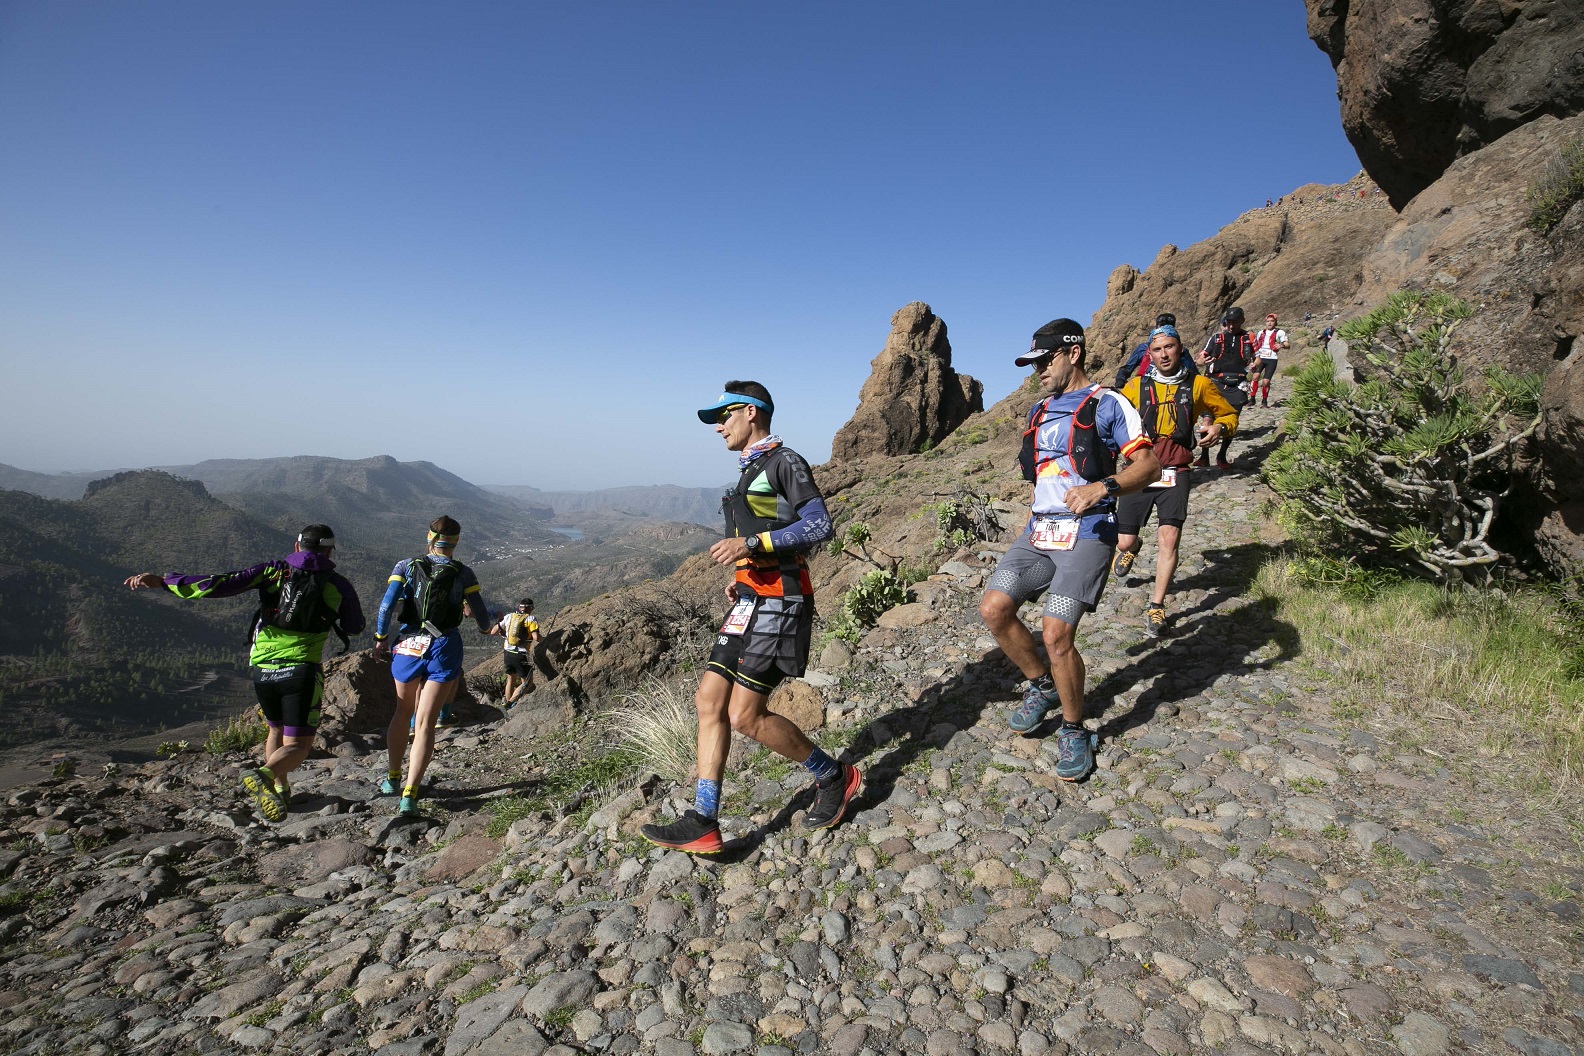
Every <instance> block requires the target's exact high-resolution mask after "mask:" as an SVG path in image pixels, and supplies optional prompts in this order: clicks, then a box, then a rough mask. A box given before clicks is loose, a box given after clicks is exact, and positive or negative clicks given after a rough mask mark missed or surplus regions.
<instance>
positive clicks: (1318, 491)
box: [1264, 290, 1541, 583]
mask: <svg viewBox="0 0 1584 1056" xmlns="http://www.w3.org/2000/svg"><path fill="white" fill-rule="evenodd" d="M1472 314H1473V308H1472V306H1470V305H1469V304H1468V303H1467V302H1464V301H1460V300H1458V299H1457V298H1454V297H1450V296H1447V295H1445V294H1440V293H1432V294H1426V293H1422V292H1416V291H1406V290H1405V291H1401V292H1399V293H1395V294H1393V295H1392V296H1391V297H1390V298H1389V299H1388V300H1387V302H1386V303H1385V304H1383V305H1382V306H1381V307H1379V308H1377V309H1376V310H1375V311H1373V312H1371V313H1370V314H1369V315H1367V316H1365V317H1363V318H1362V319H1357V320H1354V321H1353V322H1351V323H1347V324H1345V325H1344V326H1343V327H1342V328H1341V333H1340V335H1339V336H1341V337H1342V339H1343V340H1345V341H1348V342H1349V343H1350V345H1351V347H1352V348H1353V350H1354V351H1356V352H1358V353H1360V354H1361V355H1362V356H1363V357H1364V359H1366V360H1367V361H1368V362H1369V363H1370V365H1371V366H1372V367H1374V369H1375V375H1374V377H1372V378H1371V379H1370V380H1369V381H1367V382H1365V383H1364V384H1362V385H1359V386H1357V387H1352V386H1349V385H1348V384H1347V383H1345V382H1341V381H1338V380H1337V379H1336V376H1335V370H1334V368H1333V365H1332V363H1331V360H1330V358H1329V357H1327V356H1316V357H1314V358H1313V359H1311V360H1310V361H1309V363H1308V364H1306V365H1305V367H1304V369H1303V371H1302V372H1301V373H1300V374H1299V375H1298V377H1297V378H1296V380H1295V381H1294V385H1293V396H1292V399H1291V400H1290V401H1289V410H1288V415H1287V430H1288V434H1289V440H1288V442H1287V443H1285V444H1283V445H1282V446H1281V447H1280V448H1278V449H1277V450H1276V452H1275V453H1274V454H1272V456H1271V457H1270V459H1269V460H1268V461H1267V462H1266V465H1265V471H1264V472H1265V479H1266V481H1267V482H1268V483H1269V484H1270V485H1271V487H1272V488H1273V489H1275V491H1276V493H1277V494H1278V495H1279V496H1281V499H1282V504H1281V509H1280V515H1281V519H1282V521H1283V523H1284V525H1285V526H1286V527H1287V528H1288V530H1289V531H1290V532H1292V534H1293V535H1294V537H1295V538H1296V539H1297V540H1298V541H1299V543H1300V544H1301V545H1305V546H1307V547H1308V548H1309V549H1311V550H1314V551H1318V552H1321V553H1327V554H1329V555H1331V556H1333V557H1338V556H1351V557H1355V558H1358V559H1361V560H1363V561H1365V562H1366V563H1370V564H1375V565H1385V566H1388V567H1395V568H1399V569H1402V570H1404V571H1407V572H1411V573H1413V574H1415V575H1418V576H1423V577H1426V578H1429V579H1433V580H1436V581H1438V582H1442V583H1450V582H1458V581H1468V582H1476V583H1483V582H1486V581H1488V579H1489V577H1490V573H1491V570H1492V567H1493V566H1494V565H1495V563H1496V561H1497V560H1498V559H1499V558H1500V556H1501V555H1500V553H1499V552H1498V551H1497V549H1496V547H1495V546H1494V545H1493V544H1492V543H1491V541H1490V538H1489V535H1490V528H1491V524H1492V522H1493V521H1494V520H1495V518H1496V514H1497V511H1498V510H1499V509H1500V506H1501V502H1502V500H1503V499H1504V498H1505V497H1506V495H1507V493H1508V491H1509V490H1510V489H1511V487H1512V458H1513V455H1514V449H1515V447H1516V446H1517V445H1518V444H1519V443H1520V442H1521V441H1523V440H1524V439H1526V438H1527V437H1529V436H1530V435H1531V434H1532V433H1533V432H1534V431H1535V429H1536V427H1538V425H1539V424H1540V383H1541V379H1540V376H1539V375H1526V376H1522V377H1518V376H1515V375H1512V374H1509V373H1507V372H1506V371H1503V370H1500V369H1498V368H1495V367H1490V368H1487V369H1486V370H1485V371H1484V373H1483V375H1482V377H1481V381H1482V382H1483V384H1482V386H1481V387H1480V388H1478V389H1476V388H1474V387H1473V386H1471V385H1469V384H1468V383H1467V381H1466V380H1465V378H1464V373H1463V369H1462V367H1461V366H1460V365H1459V363H1458V361H1457V358H1456V357H1455V356H1454V355H1453V352H1452V347H1451V346H1452V337H1453V335H1454V333H1455V332H1456V330H1457V328H1458V326H1459V325H1460V324H1461V323H1462V322H1464V321H1465V320H1467V319H1468V318H1469V317H1470V316H1471V315H1472Z"/></svg>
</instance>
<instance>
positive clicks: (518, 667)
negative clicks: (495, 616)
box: [489, 598, 539, 708]
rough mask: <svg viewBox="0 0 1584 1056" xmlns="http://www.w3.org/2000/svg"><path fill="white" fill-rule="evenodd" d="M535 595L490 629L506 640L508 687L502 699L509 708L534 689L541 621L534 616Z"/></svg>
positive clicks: (502, 658) (503, 652) (504, 658)
mask: <svg viewBox="0 0 1584 1056" xmlns="http://www.w3.org/2000/svg"><path fill="white" fill-rule="evenodd" d="M533 610H534V602H533V599H532V598H523V599H522V600H521V601H519V602H518V603H517V611H516V612H508V613H507V614H506V615H504V616H502V617H501V618H500V619H499V620H498V621H497V622H496V624H495V626H493V627H491V628H490V631H489V633H491V634H498V635H500V636H501V637H502V638H505V639H506V644H505V648H504V649H503V650H502V651H501V661H502V663H503V664H504V665H505V667H506V688H505V689H504V690H503V691H502V693H501V701H502V703H503V704H505V706H506V707H508V708H509V707H511V706H512V705H513V704H515V703H517V699H518V698H519V697H526V696H527V695H528V694H530V693H532V692H533V691H534V666H533V648H534V646H536V645H538V644H539V624H538V622H537V621H535V620H534V618H533Z"/></svg>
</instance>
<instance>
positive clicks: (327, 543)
mask: <svg viewBox="0 0 1584 1056" xmlns="http://www.w3.org/2000/svg"><path fill="white" fill-rule="evenodd" d="M297 545H298V546H300V547H302V548H303V549H304V550H328V549H330V548H331V547H333V546H335V545H336V541H335V533H334V532H332V531H331V530H330V526H329V525H328V524H310V525H309V526H308V527H306V528H304V529H303V530H302V531H300V532H298V533H297Z"/></svg>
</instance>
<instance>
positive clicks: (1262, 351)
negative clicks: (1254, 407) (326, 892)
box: [1249, 312, 1289, 407]
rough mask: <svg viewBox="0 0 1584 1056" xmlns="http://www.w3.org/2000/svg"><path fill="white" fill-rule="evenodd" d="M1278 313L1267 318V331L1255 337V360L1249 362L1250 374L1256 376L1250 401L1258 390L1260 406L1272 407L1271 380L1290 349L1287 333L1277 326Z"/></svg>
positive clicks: (1250, 390)
mask: <svg viewBox="0 0 1584 1056" xmlns="http://www.w3.org/2000/svg"><path fill="white" fill-rule="evenodd" d="M1276 323H1277V319H1276V313H1275V312H1272V313H1270V314H1269V315H1267V316H1266V317H1265V329H1263V330H1261V331H1260V332H1259V333H1257V334H1255V335H1254V358H1253V359H1252V360H1250V361H1249V373H1251V374H1256V372H1257V374H1256V376H1255V378H1254V384H1253V386H1252V387H1251V388H1250V389H1249V399H1251V400H1252V399H1253V398H1254V393H1255V391H1256V390H1257V391H1258V392H1259V397H1260V406H1261V407H1269V406H1270V386H1271V379H1272V378H1274V377H1275V376H1276V364H1277V361H1278V359H1279V358H1280V356H1281V354H1282V353H1283V352H1284V351H1286V350H1287V348H1288V347H1289V345H1288V341H1287V331H1285V330H1283V329H1282V328H1281V327H1279V326H1277V325H1276Z"/></svg>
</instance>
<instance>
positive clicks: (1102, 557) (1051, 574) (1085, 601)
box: [985, 531, 1116, 625]
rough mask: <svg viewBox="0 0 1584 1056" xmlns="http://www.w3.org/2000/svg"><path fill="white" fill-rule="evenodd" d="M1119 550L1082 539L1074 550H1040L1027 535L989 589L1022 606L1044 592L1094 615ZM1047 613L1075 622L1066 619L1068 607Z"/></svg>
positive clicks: (993, 575) (1000, 564)
mask: <svg viewBox="0 0 1584 1056" xmlns="http://www.w3.org/2000/svg"><path fill="white" fill-rule="evenodd" d="M1115 549H1116V548H1115V547H1114V546H1113V545H1112V544H1111V543H1103V542H1101V541H1100V540H1098V539H1080V540H1078V542H1077V543H1076V544H1075V545H1074V546H1073V548H1072V549H1071V550H1038V549H1035V548H1034V547H1033V546H1032V545H1030V543H1029V535H1028V532H1027V531H1025V532H1024V533H1023V534H1022V535H1020V536H1018V540H1017V542H1015V543H1013V544H1012V545H1011V547H1009V548H1008V549H1007V552H1006V553H1005V554H1003V555H1001V560H1000V561H998V562H996V567H995V571H994V572H992V573H990V582H989V583H987V584H986V585H985V589H986V590H998V591H1000V592H1001V593H1003V594H1006V595H1008V596H1010V597H1011V598H1012V600H1013V601H1015V602H1017V603H1018V604H1020V605H1021V604H1022V603H1023V602H1025V601H1028V600H1029V599H1030V598H1033V597H1035V596H1036V595H1038V594H1039V593H1041V592H1042V591H1043V592H1046V593H1048V594H1049V595H1050V597H1051V599H1057V598H1067V599H1070V600H1072V601H1075V602H1077V603H1078V604H1079V605H1081V606H1082V607H1083V611H1084V612H1093V611H1094V609H1095V606H1096V605H1098V604H1100V596H1101V595H1102V594H1104V593H1105V585H1106V577H1108V576H1109V575H1110V574H1111V555H1112V553H1113V552H1114V551H1115ZM1046 610H1047V612H1046V615H1048V616H1054V617H1056V618H1057V619H1060V620H1062V621H1063V622H1065V623H1072V622H1073V621H1071V620H1067V619H1066V618H1065V614H1064V610H1065V611H1067V612H1070V610H1066V607H1064V606H1060V605H1058V606H1056V608H1055V610H1052V607H1051V605H1050V604H1047V605H1046ZM1075 625H1076V624H1075Z"/></svg>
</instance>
